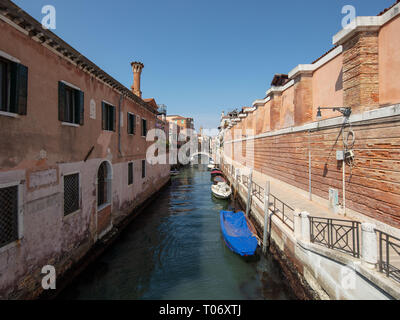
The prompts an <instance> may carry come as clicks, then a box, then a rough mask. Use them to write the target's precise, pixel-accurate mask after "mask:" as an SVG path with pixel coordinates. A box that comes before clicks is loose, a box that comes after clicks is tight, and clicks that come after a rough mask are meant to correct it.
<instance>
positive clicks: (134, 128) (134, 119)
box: [132, 114, 136, 134]
mask: <svg viewBox="0 0 400 320" xmlns="http://www.w3.org/2000/svg"><path fill="white" fill-rule="evenodd" d="M132 118H133V120H132V122H133V124H132V126H133V128H132V132H133V134H135V133H136V116H135V115H134V114H133V115H132Z"/></svg>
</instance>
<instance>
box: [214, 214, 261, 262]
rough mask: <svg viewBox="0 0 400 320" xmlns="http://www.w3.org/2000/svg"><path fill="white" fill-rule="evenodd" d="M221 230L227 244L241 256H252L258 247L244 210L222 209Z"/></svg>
mask: <svg viewBox="0 0 400 320" xmlns="http://www.w3.org/2000/svg"><path fill="white" fill-rule="evenodd" d="M220 215H221V230H222V234H223V236H224V239H225V243H226V245H227V246H228V247H229V249H231V250H232V251H233V252H235V253H237V254H240V255H241V256H251V255H253V254H254V253H255V251H256V249H257V238H256V237H255V236H253V234H252V233H251V231H250V230H249V227H248V226H247V222H246V217H245V215H244V213H243V212H242V211H240V212H236V213H235V212H232V211H221V213H220Z"/></svg>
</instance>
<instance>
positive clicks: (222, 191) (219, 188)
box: [211, 182, 232, 199]
mask: <svg viewBox="0 0 400 320" xmlns="http://www.w3.org/2000/svg"><path fill="white" fill-rule="evenodd" d="M211 192H212V194H213V195H214V197H216V198H218V199H228V198H229V197H230V196H231V194H232V189H231V187H230V186H228V184H227V183H226V182H218V183H217V184H214V185H212V186H211Z"/></svg>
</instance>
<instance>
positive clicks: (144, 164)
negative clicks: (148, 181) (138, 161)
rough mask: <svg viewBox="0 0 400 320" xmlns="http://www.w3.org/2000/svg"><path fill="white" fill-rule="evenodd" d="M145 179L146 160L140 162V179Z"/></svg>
mask: <svg viewBox="0 0 400 320" xmlns="http://www.w3.org/2000/svg"><path fill="white" fill-rule="evenodd" d="M145 177H146V160H142V178H145Z"/></svg>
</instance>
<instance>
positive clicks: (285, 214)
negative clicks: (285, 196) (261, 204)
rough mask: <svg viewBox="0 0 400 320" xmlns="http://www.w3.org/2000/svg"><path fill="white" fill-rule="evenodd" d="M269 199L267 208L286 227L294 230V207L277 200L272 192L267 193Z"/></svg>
mask: <svg viewBox="0 0 400 320" xmlns="http://www.w3.org/2000/svg"><path fill="white" fill-rule="evenodd" d="M271 199H272V202H271ZM269 200H270V203H269V210H271V211H272V212H273V213H274V215H275V216H277V217H278V218H279V219H280V220H281V221H282V222H283V223H284V224H285V225H286V226H287V227H289V228H290V229H291V230H292V231H294V222H293V214H294V209H293V208H292V207H290V206H288V205H287V204H286V203H284V202H283V201H281V200H279V199H278V198H277V197H275V196H274V195H272V194H270V195H269ZM271 205H272V209H271Z"/></svg>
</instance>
